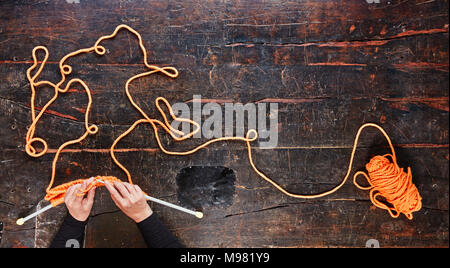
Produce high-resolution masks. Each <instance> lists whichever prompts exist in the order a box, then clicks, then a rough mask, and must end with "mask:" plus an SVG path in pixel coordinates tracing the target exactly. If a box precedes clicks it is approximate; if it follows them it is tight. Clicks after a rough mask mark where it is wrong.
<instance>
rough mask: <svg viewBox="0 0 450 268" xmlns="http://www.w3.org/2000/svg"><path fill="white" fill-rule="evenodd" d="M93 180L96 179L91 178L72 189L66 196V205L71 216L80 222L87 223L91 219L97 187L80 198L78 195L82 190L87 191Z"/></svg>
mask: <svg viewBox="0 0 450 268" xmlns="http://www.w3.org/2000/svg"><path fill="white" fill-rule="evenodd" d="M93 180H94V178H91V179H88V180H85V181H84V182H83V183H81V184H76V185H74V186H72V187H70V188H69V189H68V190H67V192H66V195H65V196H64V203H66V207H67V209H68V210H69V213H70V215H72V217H73V218H74V219H76V220H78V221H86V220H87V218H88V217H89V214H90V213H91V209H92V205H93V204H94V196H95V187H92V189H91V190H89V192H88V193H87V194H86V195H84V196H78V195H77V194H78V193H79V191H80V190H81V189H86V187H87V186H88V185H89V184H90V183H91V182H92V181H93Z"/></svg>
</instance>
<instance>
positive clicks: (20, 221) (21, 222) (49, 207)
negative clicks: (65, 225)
mask: <svg viewBox="0 0 450 268" xmlns="http://www.w3.org/2000/svg"><path fill="white" fill-rule="evenodd" d="M52 207H53V206H52V205H51V204H50V205H48V206H46V207H44V208H42V209H40V210H38V211H36V212H34V213H33V214H30V215H28V216H26V217H25V218H20V219H18V220H17V221H16V223H17V225H23V224H24V223H25V222H26V221H27V220H29V219H31V218H34V217H36V216H37V215H39V214H41V213H43V212H45V211H47V210H49V209H51V208H52Z"/></svg>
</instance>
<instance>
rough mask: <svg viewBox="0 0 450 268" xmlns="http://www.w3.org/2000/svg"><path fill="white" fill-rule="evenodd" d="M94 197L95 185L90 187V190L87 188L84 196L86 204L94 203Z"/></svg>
mask: <svg viewBox="0 0 450 268" xmlns="http://www.w3.org/2000/svg"><path fill="white" fill-rule="evenodd" d="M94 197H95V187H92V189H91V190H89V192H88V194H87V197H86V199H85V200H86V205H88V206H92V205H93V204H94Z"/></svg>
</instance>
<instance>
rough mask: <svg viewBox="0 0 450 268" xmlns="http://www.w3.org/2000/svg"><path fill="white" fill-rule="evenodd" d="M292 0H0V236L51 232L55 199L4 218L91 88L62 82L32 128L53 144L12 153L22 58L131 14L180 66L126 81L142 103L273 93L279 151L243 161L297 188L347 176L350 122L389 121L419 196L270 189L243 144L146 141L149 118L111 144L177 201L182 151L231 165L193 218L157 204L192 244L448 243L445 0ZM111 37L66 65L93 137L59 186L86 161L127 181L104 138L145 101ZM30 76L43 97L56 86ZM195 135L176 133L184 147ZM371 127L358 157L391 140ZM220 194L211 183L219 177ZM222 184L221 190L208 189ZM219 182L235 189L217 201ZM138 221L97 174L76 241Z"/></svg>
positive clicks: (72, 156)
mask: <svg viewBox="0 0 450 268" xmlns="http://www.w3.org/2000/svg"><path fill="white" fill-rule="evenodd" d="M368 2H377V1H366V0H346V1H337V0H334V1H331V0H303V1H298V2H297V3H296V2H293V1H236V2H235V1H138V0H137V1H110V0H96V1H83V0H70V1H69V0H67V1H62V0H61V1H48V0H36V1H8V0H7V1H5V0H3V1H0V79H1V83H0V125H1V127H0V178H1V179H0V221H1V222H2V223H3V230H2V231H1V232H2V234H1V242H0V246H1V247H35V246H46V245H48V243H49V242H50V240H51V238H52V236H53V235H54V233H55V231H56V230H57V227H58V223H59V222H60V221H61V219H62V218H63V216H64V214H65V208H64V206H61V207H59V208H57V209H53V210H51V211H49V212H48V213H46V214H44V215H42V217H39V218H38V219H37V220H31V221H29V222H27V223H26V224H25V225H23V226H17V225H15V221H16V219H17V218H18V217H22V216H25V215H27V214H29V213H31V212H33V211H35V209H36V207H40V206H43V205H45V202H44V201H42V199H43V196H44V193H45V188H46V186H47V184H48V183H49V179H50V172H51V161H52V159H53V157H54V153H55V150H56V149H57V148H58V146H59V145H60V144H62V143H63V142H64V141H67V140H69V139H73V138H75V137H78V136H80V135H81V134H82V133H83V131H84V124H83V118H84V112H85V107H86V103H87V98H86V95H85V94H84V92H83V91H82V90H81V88H79V87H77V86H75V87H74V88H73V89H72V90H71V92H70V93H67V94H65V95H64V97H61V98H59V99H58V100H57V101H56V102H55V103H54V104H53V105H52V106H51V107H50V108H49V110H48V111H47V113H46V114H45V115H44V117H43V119H42V121H41V122H40V123H39V125H38V128H37V135H38V136H39V137H43V138H45V139H47V140H49V146H50V149H51V150H50V151H49V153H48V154H47V155H45V156H43V157H41V158H38V159H35V158H32V157H29V156H28V155H27V154H26V153H25V151H24V144H25V134H26V131H27V127H28V126H29V124H30V88H29V83H28V81H27V79H26V74H25V72H26V69H27V68H28V67H29V66H30V65H31V64H32V59H31V51H32V49H33V47H35V46H38V45H44V46H46V47H47V48H48V49H49V51H50V58H49V61H50V62H49V64H48V65H47V66H46V67H45V70H44V72H43V75H42V79H49V80H51V81H59V78H60V76H59V73H58V66H57V62H58V61H59V60H60V58H61V57H63V56H64V55H66V54H67V53H69V52H71V51H74V50H77V49H79V48H83V47H88V46H91V45H93V43H94V42H95V41H96V40H97V38H98V37H100V36H102V35H106V34H110V33H111V32H112V31H113V30H114V28H115V27H116V26H117V25H119V24H127V25H129V26H131V27H133V28H134V29H136V30H137V31H138V32H140V33H141V34H142V37H143V40H144V42H145V45H146V46H147V48H148V56H149V61H150V62H151V63H153V64H157V65H160V66H174V67H176V68H177V69H178V70H179V71H180V75H179V77H178V78H176V79H170V78H167V77H165V76H162V75H153V76H150V77H147V78H145V79H141V80H139V81H138V82H136V83H135V84H133V86H132V91H133V94H134V96H135V98H136V99H138V102H139V104H140V105H141V106H142V107H144V108H145V109H146V111H147V112H148V114H150V115H152V116H156V117H157V116H158V115H157V112H156V109H155V108H154V100H155V98H156V97H157V96H164V97H166V98H167V99H168V100H169V101H170V102H171V103H175V102H188V103H189V100H191V99H192V98H193V95H195V94H200V95H201V96H202V98H203V99H204V100H205V101H206V102H208V101H210V102H211V101H215V102H218V103H220V104H224V103H226V102H227V101H230V100H231V101H232V102H234V103H238V102H240V103H254V102H257V101H266V102H277V103H278V107H279V124H278V127H279V139H278V146H277V148H275V149H271V150H267V149H258V148H255V150H254V157H255V162H256V165H257V166H259V167H260V168H261V169H262V170H263V171H264V172H265V173H266V174H267V175H269V176H270V177H273V178H275V179H276V181H277V182H279V183H280V184H281V185H283V186H285V187H287V188H288V189H289V190H291V191H293V192H299V193H305V194H308V193H317V192H321V191H324V190H327V189H330V188H332V187H333V186H335V185H337V184H338V183H339V182H340V181H341V179H342V178H343V176H344V174H345V171H346V167H347V163H348V159H349V154H350V151H351V147H352V143H353V139H354V135H355V133H356V130H357V129H358V127H359V126H360V125H362V124H363V123H366V122H373V123H378V124H380V125H382V126H383V128H385V129H386V131H387V132H388V133H389V135H390V136H391V138H392V140H393V143H394V144H395V146H396V149H397V153H398V157H399V164H400V166H402V167H405V168H406V167H408V166H410V167H411V168H412V170H413V175H414V177H413V180H414V183H415V184H416V185H417V187H418V189H419V191H420V193H421V195H422V197H423V209H422V210H421V211H419V212H417V213H415V214H414V219H413V220H411V221H410V220H408V219H406V218H405V217H404V216H401V217H400V218H398V219H393V218H391V217H390V216H389V215H388V213H387V212H386V211H384V210H381V209H378V208H375V207H374V206H373V205H372V204H371V203H370V200H369V198H368V192H367V191H361V190H358V189H357V188H356V187H354V186H353V184H352V183H351V181H349V182H348V183H346V185H345V186H344V187H343V188H342V189H341V190H340V191H338V192H337V193H335V194H333V195H330V196H328V197H325V198H321V199H317V200H301V199H293V198H289V197H286V196H284V195H282V194H281V193H280V192H278V191H277V190H275V189H274V188H272V187H270V185H268V183H266V182H264V181H263V180H262V179H260V178H259V177H258V176H257V175H256V174H255V173H254V172H253V170H252V169H251V167H250V166H249V164H248V157H247V152H246V148H245V146H244V144H242V143H238V142H226V143H221V144H216V145H213V146H210V147H209V148H207V149H204V150H201V151H199V152H198V153H196V154H194V155H190V156H184V157H181V156H168V155H165V154H164V153H162V152H161V151H160V150H158V149H156V148H157V145H156V143H155V141H154V136H153V134H152V132H151V129H150V128H149V127H147V126H142V127H139V128H138V129H137V130H136V131H135V132H133V134H132V135H130V137H127V138H126V139H125V140H124V141H123V142H121V143H120V145H119V148H121V149H122V152H120V153H118V157H119V159H120V160H121V161H122V162H123V163H124V164H125V165H126V166H127V167H128V168H129V170H130V171H131V172H132V175H133V178H134V182H135V183H137V184H139V185H141V187H142V188H144V189H145V190H146V191H147V192H148V193H150V194H151V195H153V196H155V197H158V198H161V199H164V200H167V201H169V202H173V203H178V204H182V205H183V203H182V202H181V201H180V200H179V198H178V196H179V193H178V192H177V191H178V190H179V187H178V186H177V182H176V176H177V174H178V173H179V172H180V170H181V169H183V168H185V167H189V166H225V167H228V168H230V169H232V170H233V171H234V173H235V176H236V181H235V186H234V190H233V191H234V192H233V193H232V194H231V195H229V196H228V197H227V198H229V199H228V201H229V202H228V203H226V204H220V205H218V206H215V205H213V204H209V205H208V204H206V205H205V206H204V207H202V209H203V210H204V212H205V218H204V219H202V220H198V219H196V218H193V217H191V216H189V215H186V214H184V213H180V212H178V211H174V210H171V209H168V208H166V207H162V206H160V205H157V204H153V205H152V207H153V209H154V210H155V211H156V212H157V213H158V214H159V215H160V217H161V219H162V220H163V222H164V223H165V224H167V226H168V227H169V228H170V229H171V230H172V231H173V232H174V233H175V234H176V235H177V236H178V237H179V238H180V240H181V241H182V242H183V243H185V244H186V245H187V246H190V247H364V246H366V242H367V241H368V240H369V239H376V240H378V241H379V243H380V246H381V247H388V246H390V247H422V246H424V247H448V234H449V213H448V207H449V132H448V130H449V127H448V126H449V73H448V62H449V53H448V52H449V49H448V48H449V47H448V40H449V38H448V37H449V36H448V1H447V0H431V1H428V0H409V1H408V0H406V1H405V0H389V1H386V0H380V1H379V2H380V3H368ZM104 45H105V47H106V48H107V49H108V52H107V54H106V55H105V56H103V57H99V56H95V55H93V54H90V55H84V56H80V57H78V58H73V59H71V60H70V63H71V65H72V66H73V70H74V71H73V77H80V78H81V79H83V80H85V81H86V82H87V83H88V85H89V86H90V88H91V89H92V91H93V99H94V105H93V108H92V113H91V121H92V122H93V123H96V124H98V125H99V128H100V131H99V133H98V134H97V135H94V136H90V137H89V138H88V139H86V140H85V141H83V142H82V143H81V144H78V145H74V146H71V147H70V149H71V150H70V151H67V152H65V153H63V154H62V157H61V159H60V161H59V162H58V166H57V184H59V183H63V182H66V181H69V180H73V179H78V178H86V177H90V176H93V175H115V176H118V177H120V178H121V179H125V178H124V175H123V174H122V172H121V171H120V170H119V169H118V168H117V167H116V166H115V165H114V163H113V162H112V160H111V158H110V156H109V154H108V149H109V147H110V146H111V143H112V141H113V140H114V139H115V138H116V137H118V135H120V134H121V133H122V132H123V131H125V130H126V129H127V128H128V127H129V126H130V125H131V124H132V123H133V122H134V121H135V120H137V119H139V118H140V116H139V114H138V113H137V111H135V110H134V109H133V107H132V106H131V105H130V104H129V102H128V100H127V98H126V96H125V93H124V83H125V81H126V80H127V79H128V77H130V76H132V75H134V74H137V73H139V72H142V71H144V70H145V69H144V68H143V66H142V60H143V57H142V55H141V53H140V51H139V49H138V46H137V39H136V38H135V37H134V36H132V35H131V34H129V33H127V32H126V31H124V32H121V33H119V35H118V36H117V38H116V39H114V40H111V41H107V42H105V43H104ZM52 94H53V93H52V91H51V90H50V89H49V88H41V89H40V90H39V94H38V105H37V106H38V108H39V107H42V105H43V104H45V102H46V101H47V100H48V99H49V98H50V97H51V96H52ZM206 140H207V139H201V140H200V139H194V140H191V141H187V142H184V143H180V144H174V143H173V142H171V141H170V139H169V138H168V137H167V136H164V138H163V141H164V143H165V144H166V145H167V146H168V147H169V148H171V149H173V150H186V149H188V148H192V147H193V146H195V145H196V144H200V143H201V142H203V141H206ZM388 152H389V149H388V147H387V144H386V142H385V140H384V139H383V137H382V136H381V135H380V134H379V133H378V132H376V131H372V130H368V131H367V132H365V133H364V134H363V136H362V140H361V143H360V147H359V149H358V151H357V157H356V162H355V165H354V171H356V170H362V169H364V165H365V163H366V162H367V161H368V160H369V159H370V157H371V156H373V155H375V154H384V153H388ZM218 194H220V193H218ZM219 197H220V196H219ZM230 198H231V199H230ZM142 245H143V242H142V239H141V238H140V235H139V234H138V233H137V230H136V227H135V226H134V224H133V223H131V222H130V221H129V220H128V219H127V218H126V217H125V216H123V214H122V213H121V212H120V211H118V209H117V208H116V207H115V206H114V205H113V203H112V201H111V199H110V198H109V196H108V194H107V193H106V191H105V190H104V189H101V190H98V191H97V195H96V202H95V205H94V208H93V212H92V217H91V218H90V221H89V224H88V227H87V234H86V246H88V247H101V246H103V247H110V246H112V247H138V246H142Z"/></svg>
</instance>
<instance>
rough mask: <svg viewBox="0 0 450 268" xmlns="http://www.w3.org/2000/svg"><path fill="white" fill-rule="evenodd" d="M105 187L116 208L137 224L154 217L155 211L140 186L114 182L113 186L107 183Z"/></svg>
mask: <svg viewBox="0 0 450 268" xmlns="http://www.w3.org/2000/svg"><path fill="white" fill-rule="evenodd" d="M105 186H106V189H108V191H109V193H110V194H111V198H112V200H113V201H114V203H115V204H116V206H117V207H119V208H120V210H122V211H123V213H125V215H127V216H128V217H130V218H131V219H132V220H134V221H135V222H136V223H139V222H141V221H143V220H145V219H146V218H148V217H150V216H151V215H152V213H153V211H152V209H151V208H150V206H149V205H148V203H147V200H146V199H145V194H144V192H143V191H142V190H141V188H139V186H137V185H132V184H129V183H126V182H114V185H112V184H111V183H109V182H108V181H105Z"/></svg>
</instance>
